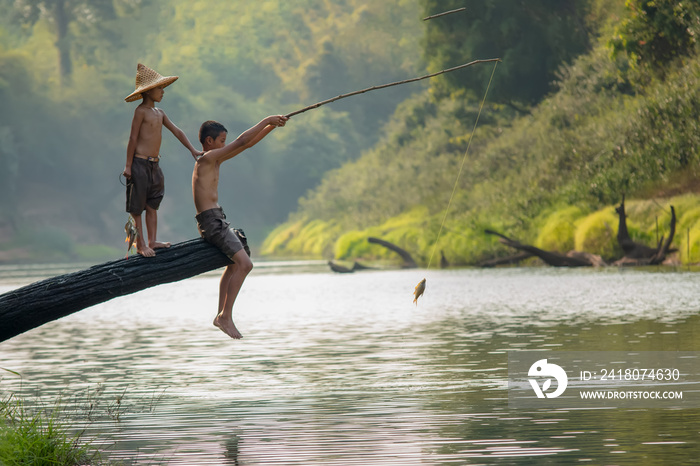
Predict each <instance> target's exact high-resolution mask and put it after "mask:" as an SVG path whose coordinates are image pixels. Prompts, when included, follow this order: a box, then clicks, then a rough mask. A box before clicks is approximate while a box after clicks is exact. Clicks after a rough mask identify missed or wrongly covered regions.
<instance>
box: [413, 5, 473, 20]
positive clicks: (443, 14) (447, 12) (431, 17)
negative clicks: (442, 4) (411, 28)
mask: <svg viewBox="0 0 700 466" xmlns="http://www.w3.org/2000/svg"><path fill="white" fill-rule="evenodd" d="M466 9H467V8H466V7H462V8H457V9H456V10H450V11H444V12H442V13H438V14H436V15H431V16H426V17H425V18H423V21H427V20H429V19H433V18H439V17H440V16H445V15H451V14H452V13H459V12H460V11H464V10H466Z"/></svg>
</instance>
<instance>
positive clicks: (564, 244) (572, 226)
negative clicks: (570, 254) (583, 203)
mask: <svg viewBox="0 0 700 466" xmlns="http://www.w3.org/2000/svg"><path fill="white" fill-rule="evenodd" d="M583 215H584V211H583V210H582V209H581V208H580V207H577V206H570V207H565V208H563V209H561V210H556V211H555V212H553V213H552V214H550V215H549V216H547V217H546V219H545V221H544V223H543V225H542V226H541V227H539V228H538V231H539V234H538V236H537V239H536V240H535V243H534V245H535V246H537V247H538V248H540V249H544V250H547V251H558V252H561V253H566V252H567V251H571V250H572V249H574V248H575V245H574V234H575V232H576V223H577V220H579V219H580V218H581V217H583Z"/></svg>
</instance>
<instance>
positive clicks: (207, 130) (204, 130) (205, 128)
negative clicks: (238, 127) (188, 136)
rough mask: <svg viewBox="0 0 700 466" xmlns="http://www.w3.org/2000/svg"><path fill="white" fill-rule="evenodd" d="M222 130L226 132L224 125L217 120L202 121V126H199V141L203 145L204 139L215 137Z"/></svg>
mask: <svg viewBox="0 0 700 466" xmlns="http://www.w3.org/2000/svg"><path fill="white" fill-rule="evenodd" d="M222 132H225V133H228V130H227V129H226V128H225V127H224V125H222V124H221V123H219V122H218V121H214V120H207V121H205V122H204V123H202V126H200V127H199V142H201V143H202V145H204V141H205V140H206V139H207V137H209V136H211V137H212V139H216V138H218V137H219V134H221V133H222Z"/></svg>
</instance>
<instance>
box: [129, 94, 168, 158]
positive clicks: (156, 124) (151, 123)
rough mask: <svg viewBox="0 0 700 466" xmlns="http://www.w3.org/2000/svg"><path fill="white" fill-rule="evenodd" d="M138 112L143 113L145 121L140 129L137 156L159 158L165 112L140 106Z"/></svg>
mask: <svg viewBox="0 0 700 466" xmlns="http://www.w3.org/2000/svg"><path fill="white" fill-rule="evenodd" d="M137 111H138V112H142V114H143V121H142V122H141V127H140V128H139V136H138V140H137V141H136V151H135V155H136V156H141V157H158V153H159V152H160V142H161V138H162V130H163V115H164V113H163V110H161V109H159V108H155V107H148V106H146V105H140V106H139V107H138V108H137Z"/></svg>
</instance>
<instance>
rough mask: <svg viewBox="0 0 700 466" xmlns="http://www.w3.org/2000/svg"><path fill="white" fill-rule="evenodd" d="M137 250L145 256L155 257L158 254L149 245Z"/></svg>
mask: <svg viewBox="0 0 700 466" xmlns="http://www.w3.org/2000/svg"><path fill="white" fill-rule="evenodd" d="M136 252H138V253H139V254H141V255H142V256H143V257H154V256H155V255H156V252H155V251H154V250H153V249H151V248H149V247H148V246H144V247H143V248H142V249H136Z"/></svg>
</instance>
